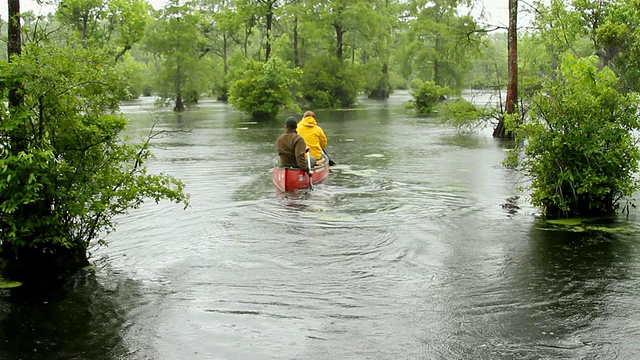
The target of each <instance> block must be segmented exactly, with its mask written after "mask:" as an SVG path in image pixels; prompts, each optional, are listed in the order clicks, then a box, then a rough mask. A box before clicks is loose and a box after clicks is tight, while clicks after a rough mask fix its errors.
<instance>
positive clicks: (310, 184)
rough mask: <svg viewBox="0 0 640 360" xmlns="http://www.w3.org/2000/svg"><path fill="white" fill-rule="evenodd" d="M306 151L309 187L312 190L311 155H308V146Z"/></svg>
mask: <svg viewBox="0 0 640 360" xmlns="http://www.w3.org/2000/svg"><path fill="white" fill-rule="evenodd" d="M306 153H307V168H308V169H309V172H308V174H309V188H310V189H311V190H313V181H311V177H312V174H311V155H309V148H307V150H306Z"/></svg>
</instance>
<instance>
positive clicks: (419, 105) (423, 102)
mask: <svg viewBox="0 0 640 360" xmlns="http://www.w3.org/2000/svg"><path fill="white" fill-rule="evenodd" d="M449 93H451V90H449V88H447V87H446V86H440V85H436V83H435V82H433V81H426V82H423V83H419V84H418V85H417V86H414V87H413V89H412V90H411V96H413V100H411V101H410V102H409V104H408V106H409V107H410V108H413V109H415V110H416V111H417V112H418V113H420V114H431V113H432V112H434V110H435V109H436V105H437V104H438V102H439V101H440V100H442V99H443V98H444V96H445V95H447V94H449Z"/></svg>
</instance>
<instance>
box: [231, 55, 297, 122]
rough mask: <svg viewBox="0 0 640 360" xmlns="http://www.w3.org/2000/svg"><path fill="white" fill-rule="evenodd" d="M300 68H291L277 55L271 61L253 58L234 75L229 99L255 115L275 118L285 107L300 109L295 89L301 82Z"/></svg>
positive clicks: (259, 117)
mask: <svg viewBox="0 0 640 360" xmlns="http://www.w3.org/2000/svg"><path fill="white" fill-rule="evenodd" d="M299 76H300V70H299V69H291V68H289V67H288V65H287V63H285V62H284V61H282V60H280V59H279V58H277V57H272V58H270V59H269V60H268V61H267V62H265V63H263V62H259V61H256V60H252V59H249V60H247V62H246V65H245V67H244V69H242V70H239V71H238V73H237V74H235V76H234V81H233V82H232V83H231V88H230V89H229V102H230V103H231V104H233V106H234V107H235V108H237V109H238V110H241V111H244V112H246V113H248V114H251V116H252V117H253V118H256V119H263V118H271V117H273V116H275V115H277V114H278V113H279V112H280V111H282V110H284V109H293V110H297V106H296V105H295V104H294V100H295V97H294V96H293V93H292V91H291V88H292V87H293V86H294V85H295V84H296V83H297V82H298V79H299Z"/></svg>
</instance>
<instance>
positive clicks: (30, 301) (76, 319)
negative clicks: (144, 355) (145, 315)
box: [0, 272, 141, 359]
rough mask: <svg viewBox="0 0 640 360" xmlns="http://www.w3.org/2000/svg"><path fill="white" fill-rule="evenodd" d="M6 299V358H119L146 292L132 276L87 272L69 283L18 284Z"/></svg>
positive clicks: (2, 310) (0, 323)
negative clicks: (142, 290)
mask: <svg viewBox="0 0 640 360" xmlns="http://www.w3.org/2000/svg"><path fill="white" fill-rule="evenodd" d="M3 295H4V296H3V297H2V298H0V344H3V345H2V346H1V347H0V358H2V359H61V358H65V359H117V358H125V357H126V356H128V355H130V354H131V353H132V351H135V349H136V346H135V345H134V344H126V343H125V342H124V339H123V337H124V333H125V332H126V331H127V330H128V329H129V328H131V326H132V318H131V311H132V309H134V308H135V307H137V306H139V305H140V303H139V301H140V296H141V293H140V291H139V288H138V284H136V283H135V282H134V281H132V280H128V279H120V278H118V277H114V276H96V275H94V274H93V273H91V272H86V273H85V272H82V273H81V274H78V275H76V276H74V277H72V278H70V279H68V281H65V282H64V283H59V284H50V286H47V287H38V288H16V289H13V290H11V291H6V292H5V293H4V294H3Z"/></svg>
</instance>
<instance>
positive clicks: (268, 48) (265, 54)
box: [264, 1, 273, 61]
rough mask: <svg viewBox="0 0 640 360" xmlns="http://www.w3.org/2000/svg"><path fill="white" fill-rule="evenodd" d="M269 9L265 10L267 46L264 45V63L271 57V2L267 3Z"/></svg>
mask: <svg viewBox="0 0 640 360" xmlns="http://www.w3.org/2000/svg"><path fill="white" fill-rule="evenodd" d="M268 5H269V9H268V10H267V17H266V20H267V44H266V45H265V52H264V61H268V60H269V56H271V28H272V27H273V1H271V2H269V4H268Z"/></svg>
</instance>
